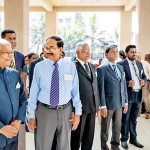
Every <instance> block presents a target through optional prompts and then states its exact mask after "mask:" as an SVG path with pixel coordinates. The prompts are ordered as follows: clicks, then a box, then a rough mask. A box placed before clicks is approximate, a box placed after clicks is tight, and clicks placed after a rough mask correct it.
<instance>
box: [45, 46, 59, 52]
mask: <svg viewBox="0 0 150 150" xmlns="http://www.w3.org/2000/svg"><path fill="white" fill-rule="evenodd" d="M45 49H46V50H47V51H55V50H56V49H57V48H54V47H50V48H48V47H47V46H46V47H45Z"/></svg>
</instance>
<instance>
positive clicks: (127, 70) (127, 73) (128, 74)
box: [118, 59, 147, 102]
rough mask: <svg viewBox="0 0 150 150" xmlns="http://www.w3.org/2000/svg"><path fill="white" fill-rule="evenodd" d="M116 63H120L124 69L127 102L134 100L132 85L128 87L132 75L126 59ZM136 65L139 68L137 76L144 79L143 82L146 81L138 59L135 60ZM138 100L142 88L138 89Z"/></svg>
mask: <svg viewBox="0 0 150 150" xmlns="http://www.w3.org/2000/svg"><path fill="white" fill-rule="evenodd" d="M118 64H120V65H122V66H123V68H124V71H125V77H126V84H127V91H128V99H129V102H134V101H135V94H134V92H133V90H132V87H128V84H129V81H130V80H132V76H131V71H130V67H129V63H128V60H127V59H125V60H123V61H120V62H118ZM136 65H137V67H138V69H139V77H140V78H141V79H143V80H144V82H145V83H146V81H147V79H146V76H145V73H144V69H143V66H142V63H141V62H139V61H136ZM139 93H140V100H141V101H142V90H140V92H139Z"/></svg>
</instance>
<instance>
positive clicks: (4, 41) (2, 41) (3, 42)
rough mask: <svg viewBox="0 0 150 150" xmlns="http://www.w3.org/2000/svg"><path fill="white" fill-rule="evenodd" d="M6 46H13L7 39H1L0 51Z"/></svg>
mask: <svg viewBox="0 0 150 150" xmlns="http://www.w3.org/2000/svg"><path fill="white" fill-rule="evenodd" d="M4 45H8V46H10V47H11V44H10V43H9V42H8V41H7V40H5V39H0V50H1V47H2V46H4Z"/></svg>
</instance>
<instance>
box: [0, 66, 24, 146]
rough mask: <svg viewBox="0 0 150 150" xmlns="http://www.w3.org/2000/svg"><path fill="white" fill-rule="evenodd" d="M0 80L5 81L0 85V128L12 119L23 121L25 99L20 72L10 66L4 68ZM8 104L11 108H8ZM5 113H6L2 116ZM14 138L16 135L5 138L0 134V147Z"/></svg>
mask: <svg viewBox="0 0 150 150" xmlns="http://www.w3.org/2000/svg"><path fill="white" fill-rule="evenodd" d="M0 80H2V81H3V80H4V81H5V84H3V86H2V85H1V86H0V103H1V105H0V128H2V127H3V126H5V125H9V124H10V123H11V122H12V121H14V120H21V121H22V122H25V114H26V104H27V103H26V102H27V101H26V95H25V92H24V86H23V83H22V80H21V77H20V73H19V72H18V71H16V70H14V69H12V68H5V70H4V73H3V78H0ZM2 83H3V82H2ZM6 89H7V90H6ZM6 92H7V93H6ZM5 94H6V95H5ZM6 97H10V98H6ZM9 99H10V100H9ZM8 100H9V101H8ZM10 101H11V102H10ZM8 106H10V107H11V108H12V109H8ZM5 114H7V115H6V116H4V115H5ZM16 139H17V136H15V137H13V138H11V139H10V138H8V139H7V138H6V137H5V136H4V135H3V134H0V148H2V147H4V146H6V144H10V143H11V142H13V141H15V140H16Z"/></svg>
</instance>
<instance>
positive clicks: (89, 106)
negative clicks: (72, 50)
mask: <svg viewBox="0 0 150 150" xmlns="http://www.w3.org/2000/svg"><path fill="white" fill-rule="evenodd" d="M75 65H76V68H77V72H78V77H79V92H80V99H81V103H82V112H83V113H93V112H96V111H98V110H99V103H100V99H99V92H98V83H97V77H96V74H95V69H94V66H93V65H92V64H91V63H88V65H89V68H90V70H91V75H92V79H90V78H89V76H88V74H87V73H86V71H85V69H84V68H83V66H82V65H81V64H80V62H79V61H78V60H75Z"/></svg>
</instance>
